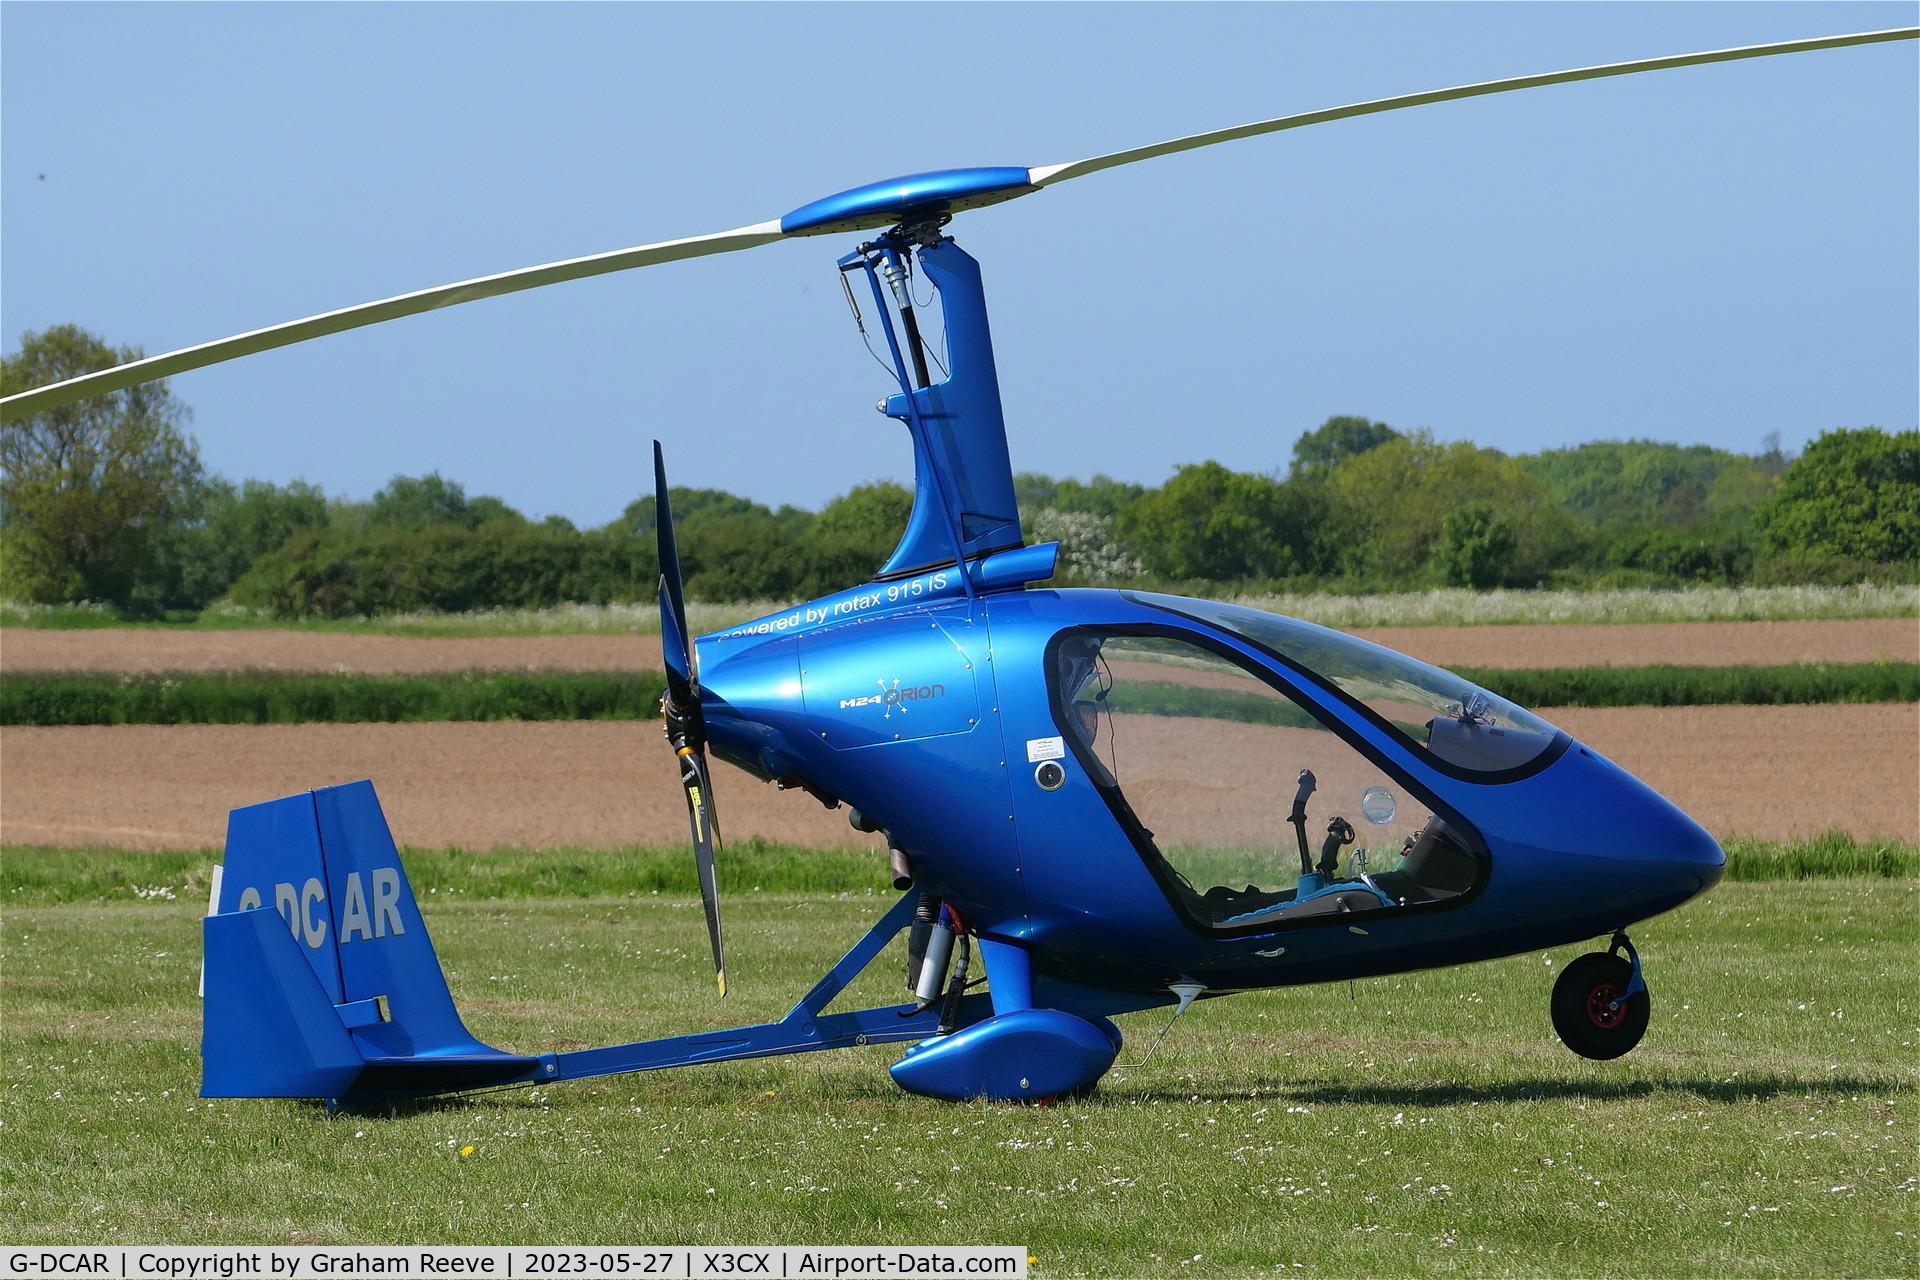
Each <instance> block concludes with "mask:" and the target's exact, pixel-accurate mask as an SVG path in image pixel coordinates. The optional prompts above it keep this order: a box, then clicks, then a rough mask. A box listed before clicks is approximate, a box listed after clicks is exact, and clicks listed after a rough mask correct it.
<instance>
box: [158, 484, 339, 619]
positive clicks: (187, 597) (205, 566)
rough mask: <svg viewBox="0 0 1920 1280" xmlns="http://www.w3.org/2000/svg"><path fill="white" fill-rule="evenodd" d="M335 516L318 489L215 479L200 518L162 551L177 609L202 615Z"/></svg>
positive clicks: (204, 497) (205, 492)
mask: <svg viewBox="0 0 1920 1280" xmlns="http://www.w3.org/2000/svg"><path fill="white" fill-rule="evenodd" d="M330 516H331V509H330V508H329V507H328V505H327V496H326V494H324V493H322V492H321V491H320V489H319V487H318V486H317V485H311V484H308V483H307V482H306V481H304V480H295V481H292V482H291V483H289V484H288V485H287V486H286V487H285V488H282V487H280V486H279V485H276V484H272V483H270V482H268V481H265V480H247V481H243V482H242V483H241V484H240V485H238V486H235V485H234V484H233V483H232V482H231V481H229V480H223V479H219V478H217V477H216V478H214V479H212V480H209V481H207V482H206V484H205V485H204V486H202V489H201V496H200V501H199V507H198V511H197V512H196V518H195V519H194V520H193V521H192V522H191V523H190V524H187V525H184V526H183V527H181V528H180V529H178V530H176V531H175V533H174V534H173V536H172V537H171V538H169V539H167V540H166V542H165V543H164V544H163V547H162V556H161V560H162V573H161V579H162V580H163V581H164V582H165V584H166V590H167V595H168V597H169V600H168V603H169V604H170V605H171V606H173V607H178V608H188V609H203V608H205V607H206V606H207V605H209V604H211V603H212V602H213V601H215V600H217V599H219V598H220V597H221V596H222V595H224V594H226V591H227V588H228V587H230V586H232V585H233V583H234V582H235V581H237V580H238V579H239V578H240V576H241V575H242V574H244V573H246V571H247V569H248V568H249V567H250V566H251V565H252V564H253V563H254V561H256V560H258V559H259V558H260V557H262V556H264V555H266V554H267V553H269V552H271V551H277V550H278V549H279V548H281V547H282V546H284V545H286V542H287V540H288V539H289V538H291V537H292V536H293V535H294V534H295V533H297V532H299V531H300V530H302V529H315V528H324V527H325V526H326V525H327V523H328V521H329V519H330Z"/></svg>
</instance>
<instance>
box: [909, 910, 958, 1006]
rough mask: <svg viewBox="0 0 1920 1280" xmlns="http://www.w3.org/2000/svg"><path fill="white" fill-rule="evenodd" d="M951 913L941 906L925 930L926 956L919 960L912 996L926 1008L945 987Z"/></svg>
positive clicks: (950, 956) (950, 959)
mask: <svg viewBox="0 0 1920 1280" xmlns="http://www.w3.org/2000/svg"><path fill="white" fill-rule="evenodd" d="M953 933H954V930H953V913H952V912H950V911H948V910H946V908H945V907H941V908H940V911H939V915H938V917H937V918H936V919H935V920H934V921H933V923H932V925H931V926H930V927H929V929H928V931H927V953H926V958H925V959H923V960H922V961H921V962H920V980H919V982H917V983H915V984H914V988H913V998H914V999H915V1000H918V1001H919V1002H920V1007H921V1008H923V1009H924V1008H926V1007H927V1006H928V1005H930V1004H932V1003H933V1002H934V1001H935V1000H938V999H939V998H940V995H941V993H942V992H943V991H945V990H946V987H947V967H948V966H949V965H950V964H951V963H952V962H953Z"/></svg>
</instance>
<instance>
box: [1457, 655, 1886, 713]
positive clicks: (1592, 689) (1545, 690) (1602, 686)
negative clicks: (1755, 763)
mask: <svg viewBox="0 0 1920 1280" xmlns="http://www.w3.org/2000/svg"><path fill="white" fill-rule="evenodd" d="M1455 670H1456V671H1457V672H1458V674H1459V675H1461V676H1463V677H1464V678H1466V679H1468V680H1471V681H1473V682H1474V683H1475V684H1478V685H1482V686H1484V687H1486V688H1488V689H1490V690H1492V691H1493V692H1495V693H1497V694H1499V695H1500V696H1501V697H1503V698H1506V699H1508V700H1510V701H1512V702H1516V703H1519V704H1520V705H1521V706H1523V707H1698V706H1711V705H1716V704H1726V703H1739V704H1745V705H1748V706H1774V705H1779V704H1787V703H1807V702H1920V663H1913V662H1855V663H1814V664H1808V665H1804V666H1790V667H1673V666H1655V667H1554V668H1545V669H1541V670H1532V671H1528V670H1520V671H1495V670H1481V669H1475V668H1465V667H1458V668H1455Z"/></svg>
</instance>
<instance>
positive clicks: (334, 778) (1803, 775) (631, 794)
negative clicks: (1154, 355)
mask: <svg viewBox="0 0 1920 1280" xmlns="http://www.w3.org/2000/svg"><path fill="white" fill-rule="evenodd" d="M1542 714H1544V715H1545V716H1546V717H1547V718H1548V719H1550V720H1552V721H1553V722H1554V723H1556V724H1559V725H1560V726H1561V727H1563V728H1565V729H1566V730H1567V731H1568V732H1570V733H1572V734H1573V735H1574V736H1576V737H1578V738H1580V739H1582V740H1583V741H1585V742H1587V743H1588V744H1590V745H1591V746H1593V747H1594V749H1596V750H1598V751H1600V752H1601V753H1603V754H1605V755H1607V756H1609V757H1611V758H1612V759H1614V760H1616V761H1618V762H1619V763H1620V764H1621V765H1623V766H1624V767H1626V768H1627V769H1629V770H1631V771H1632V772H1634V773H1635V774H1637V775H1638V776H1640V777H1641V778H1643V779H1644V780H1646V781H1647V782H1648V783H1650V784H1651V785H1652V786H1653V787H1655V788H1656V789H1657V790H1659V791H1660V792H1662V793H1663V794H1665V795H1666V796H1667V797H1668V798H1670V799H1672V800H1673V801H1674V802H1675V803H1676V804H1678V805H1680V806H1681V807H1682V808H1683V809H1686V810H1687V811H1688V812H1689V813H1691V814H1693V815H1694V816H1695V817H1696V818H1698V819H1699V820H1700V821H1701V822H1702V823H1703V824H1705V825H1706V827H1707V828H1708V829H1709V830H1711V831H1713V832H1715V833H1716V834H1719V835H1729V834H1736V833H1744V834H1749V835H1755V836H1761V837H1765V838H1769V839H1782V838H1787V837H1791V836H1805V835H1812V834H1815V833H1818V832H1821V831H1825V830H1828V829H1830V828H1839V829H1841V830H1845V831H1850V832H1852V833H1854V834H1855V835H1858V836H1874V835H1892V836H1898V837H1901V838H1903V839H1906V840H1914V839H1920V781H1917V780H1920V707H1915V706H1912V705H1871V706H1831V707H1819V708H1799V707H1676V708H1643V707H1619V708H1604V709H1570V708H1563V709H1559V710H1555V709H1546V710H1544V711H1543V712H1542ZM1143 719H1144V718H1143ZM1167 723H1168V724H1171V723H1177V722H1167ZM1214 727H1215V728H1216V729H1217V728H1218V726H1217V725H1215V726H1214ZM1232 728H1233V729H1235V730H1239V729H1244V728H1251V726H1232ZM1163 729H1164V726H1161V727H1160V728H1156V727H1154V726H1149V727H1148V728H1146V729H1142V730H1140V731H1138V732H1134V733H1131V734H1129V735H1128V738H1127V740H1125V741H1123V742H1122V743H1121V747H1122V750H1123V752H1125V753H1126V754H1125V755H1124V756H1123V758H1122V759H1121V762H1120V763H1121V766H1122V768H1123V769H1127V770H1132V769H1136V768H1144V769H1146V770H1147V771H1148V772H1150V773H1152V774H1156V775H1159V776H1161V777H1163V779H1164V781H1165V784H1166V785H1167V786H1168V787H1169V798H1170V799H1173V798H1174V795H1173V793H1174V792H1175V791H1178V790H1181V789H1185V790H1189V791H1192V790H1195V789H1197V788H1201V787H1208V786H1211V785H1213V783H1214V775H1213V770H1212V766H1211V765H1209V764H1207V763H1206V760H1207V756H1206V754H1205V753H1202V754H1199V755H1193V754H1190V753H1189V752H1188V750H1187V749H1188V747H1190V746H1191V744H1185V745H1183V743H1182V741H1181V740H1179V739H1178V738H1177V737H1176V736H1174V735H1172V734H1170V733H1166V732H1163V731H1162V730H1163ZM718 771H719V773H720V774H721V775H722V776H720V777H719V778H717V779H716V791H717V792H718V798H719V801H720V813H721V819H722V823H723V830H725V831H726V833H727V834H728V835H729V836H730V837H732V838H734V839H739V838H742V837H745V836H748V835H761V836H765V837H767V838H770V839H777V840H786V841H792V842H795V843H799V844H807V845H815V846H836V845H844V846H865V845H873V844H875V842H874V841H873V840H872V839H871V838H870V837H864V836H860V835H857V834H856V833H854V832H853V831H852V830H851V829H850V828H848V826H847V824H846V820H845V816H844V815H845V811H844V810H840V811H835V812H828V811H826V810H823V809H821V808H820V806H819V805H818V804H817V803H816V802H815V801H813V800H811V799H809V798H807V797H806V796H805V795H803V794H801V793H798V792H786V793H781V792H777V791H775V790H774V789H773V788H772V787H770V786H767V785H766V784H764V783H760V782H757V781H754V780H753V779H751V778H748V777H746V776H745V775H743V774H740V773H738V772H737V771H735V770H733V769H731V768H728V767H727V766H724V765H721V766H718ZM1203 774H1204V775H1206V776H1202V775H1203ZM0 777H4V780H5V781H4V794H3V795H0V842H7V843H19V844H108V845H117V846H121V847H125V848H133V849H181V848H199V847H207V846H217V845H218V844H219V843H220V842H221V840H222V838H223V835H224V829H225V822H226V811H227V810H228V809H229V808H232V807H234V806H236V805H242V804H252V803H255V802H258V801H261V800H266V799H271V798H272V797H274V796H279V795H286V794H289V793H291V792H295V791H299V790H303V789H305V788H307V787H313V786H321V785H325V784H329V783H335V782H345V781H349V780H351V779H355V778H365V777H371V778H373V779H374V781H375V782H376V783H377V784H378V785H379V788H380V794H381V799H382V801H383V803H384V804H385V805H386V808H387V814H388V817H389V818H390V820H391V821H392V824H393V828H394V834H395V836H396V837H397V838H398V839H399V840H400V841H401V842H402V843H404V844H410V845H416V846H426V847H434V846H440V845H448V844H457V845H461V846H463V847H468V848H480V849H484V848H492V847H498V846H511V845H520V846H540V845H555V844H585V845H599V846H609V845H621V844H650V845H672V844H678V843H680V842H682V841H684V840H685V839H686V816H685V811H684V808H683V807H682V802H681V800H680V794H679V787H678V784H677V782H676V778H675V772H674V769H673V765H672V762H671V757H670V756H669V755H668V753H667V751H666V748H665V745H664V744H663V743H662V742H661V740H660V730H659V727H658V725H656V724H651V723H598V722H587V723H572V724H521V723H486V724H397V725H386V724H366V725H297V726H282V725H270V726H261V727H253V726H242V725H180V726H123V727H113V728H60V729H38V728H11V729H6V730H4V731H0ZM1325 785H1326V786H1327V787H1329V788H1331V787H1333V786H1335V785H1339V786H1342V787H1345V788H1346V789H1349V790H1351V789H1352V788H1353V787H1354V786H1357V785H1358V781H1356V779H1344V780H1343V778H1342V776H1341V775H1337V774H1335V773H1332V772H1329V774H1328V776H1327V782H1326V784H1325ZM1281 789H1282V790H1285V791H1287V795H1285V796H1281V797H1279V799H1278V800H1277V801H1276V800H1275V799H1274V798H1273V797H1270V796H1268V795H1266V794H1264V792H1263V790H1262V789H1260V788H1257V787H1241V788H1226V789H1224V790H1223V791H1222V792H1220V793H1218V794H1215V793H1213V792H1209V804H1211V805H1217V804H1218V803H1219V802H1220V801H1221V800H1222V799H1224V800H1227V801H1229V802H1230V803H1231V804H1232V805H1233V806H1234V808H1235V809H1236V811H1237V810H1239V809H1242V808H1245V809H1247V810H1248V811H1249V813H1250V814H1251V813H1252V812H1253V811H1254V810H1257V811H1258V814H1259V815H1261V816H1258V817H1256V818H1253V819H1252V821H1251V826H1254V827H1264V826H1265V825H1266V821H1267V818H1266V816H1265V815H1269V814H1270V813H1271V812H1272V806H1273V805H1274V804H1276V803H1278V804H1284V803H1285V802H1286V800H1288V799H1290V798H1291V791H1290V788H1288V787H1284V786H1283V787H1282V788H1281ZM1329 794H1331V792H1329ZM1175 807H1176V809H1177V807H1178V805H1177V804H1176V806H1175ZM1215 812H1218V809H1217V808H1216V810H1215ZM1176 825H1177V823H1176ZM1236 825H1242V826H1247V825H1249V824H1248V823H1245V822H1243V823H1239V824H1236ZM875 849H876V852H875V857H879V856H881V855H880V853H879V851H878V848H877V845H875Z"/></svg>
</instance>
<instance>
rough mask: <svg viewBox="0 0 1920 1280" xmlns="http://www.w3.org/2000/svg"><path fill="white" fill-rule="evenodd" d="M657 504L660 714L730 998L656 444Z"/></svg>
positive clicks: (674, 555)
mask: <svg viewBox="0 0 1920 1280" xmlns="http://www.w3.org/2000/svg"><path fill="white" fill-rule="evenodd" d="M653 502H654V507H653V520H654V525H653V528H654V537H655V539H656V542H657V545H658V547H659V549H660V650H661V653H662V655H663V656H664V658H665V661H666V668H667V696H666V697H665V698H664V699H663V700H662V701H661V706H660V709H661V711H662V713H663V714H664V716H665V718H666V722H667V741H668V742H669V743H670V744H672V746H673V753H674V756H675V757H676V758H677V759H678V760H679V762H680V788H681V790H682V791H684V792H685V793H686V796H687V821H688V823H689V824H690V825H691V826H692V828H693V865H694V869H695V871H696V872H698V874H699V877H700V905H701V906H703V907H705V908H706V912H707V941H708V942H710V943H711V944H712V945H713V972H714V979H715V981H716V982H717V983H718V984H719V987H720V994H721V995H723V996H724V995H726V994H727V950H726V944H725V943H724V942H723V941H722V939H721V937H720V884H719V880H718V878H717V877H716V874H715V871H714V863H713V851H714V848H715V846H716V845H718V843H719V841H720V831H719V827H718V826H717V825H716V822H715V816H714V807H713V776H712V774H711V773H709V772H708V770H707V722H706V717H705V715H704V714H703V713H702V712H701V710H700V658H699V654H698V653H697V652H696V651H695V648H694V644H693V633H692V631H691V630H689V629H688V626H687V601H686V593H685V590H684V587H683V584H682V582H681V579H680V548H679V545H678V543H677V542H676V541H675V539H674V536H673V507H672V505H671V504H670V503H669V501H668V499H667V462H666V457H665V455H664V454H662V453H661V451H660V442H659V441H658V440H655V441H654V442H653Z"/></svg>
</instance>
